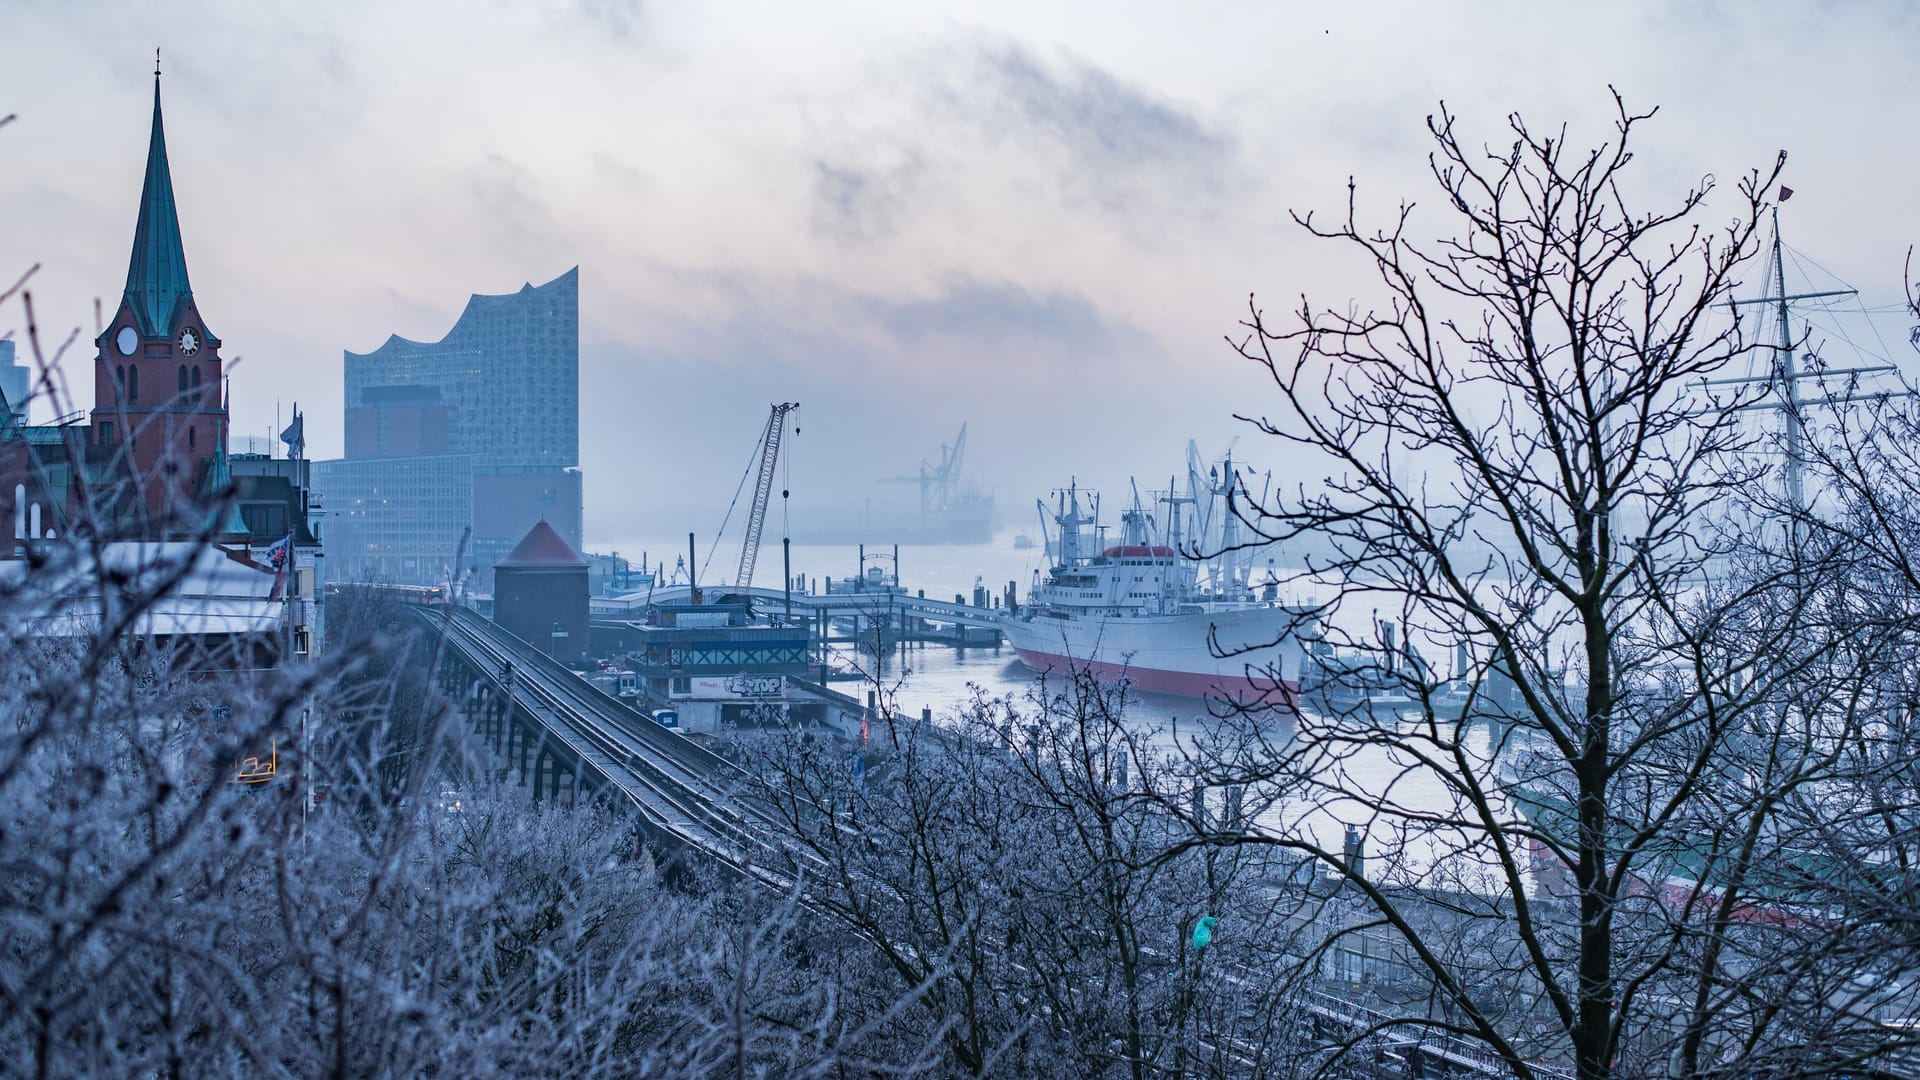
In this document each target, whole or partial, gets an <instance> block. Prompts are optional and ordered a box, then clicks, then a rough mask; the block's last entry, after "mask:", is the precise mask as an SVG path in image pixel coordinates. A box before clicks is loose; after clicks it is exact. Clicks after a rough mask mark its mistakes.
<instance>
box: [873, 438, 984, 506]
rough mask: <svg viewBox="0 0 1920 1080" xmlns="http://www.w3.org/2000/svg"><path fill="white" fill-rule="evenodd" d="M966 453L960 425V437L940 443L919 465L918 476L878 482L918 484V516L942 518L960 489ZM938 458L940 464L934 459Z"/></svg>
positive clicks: (887, 478)
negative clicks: (937, 450) (962, 463)
mask: <svg viewBox="0 0 1920 1080" xmlns="http://www.w3.org/2000/svg"><path fill="white" fill-rule="evenodd" d="M966 452H967V425H966V424H964V423H963V424H961V425H960V434H958V435H956V436H954V439H953V442H951V443H941V444H940V450H939V453H938V454H937V455H934V454H929V455H928V456H927V457H926V458H924V459H922V460H921V462H920V475H918V476H889V477H885V478H884V479H882V480H881V483H885V484H919V485H920V516H921V517H922V518H926V517H929V516H932V515H935V514H944V513H946V512H947V509H948V508H949V507H950V506H952V505H953V500H954V497H955V496H956V495H958V494H959V489H960V462H961V459H962V458H963V457H964V456H965V454H966ZM935 456H938V457H939V459H940V463H939V464H938V465H935V464H934V463H933V459H934V457H935Z"/></svg>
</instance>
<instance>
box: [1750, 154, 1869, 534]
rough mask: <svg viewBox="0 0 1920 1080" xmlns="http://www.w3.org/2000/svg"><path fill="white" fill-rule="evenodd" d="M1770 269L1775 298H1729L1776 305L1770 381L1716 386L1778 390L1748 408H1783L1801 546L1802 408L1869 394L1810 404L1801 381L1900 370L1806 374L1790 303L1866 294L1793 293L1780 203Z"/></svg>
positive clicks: (1804, 506) (1828, 396) (1826, 397)
mask: <svg viewBox="0 0 1920 1080" xmlns="http://www.w3.org/2000/svg"><path fill="white" fill-rule="evenodd" d="M1792 195H1793V189H1792V188H1787V187H1783V188H1781V189H1780V199H1779V201H1780V202H1785V201H1786V200H1787V199H1788V198H1791V197H1792ZM1770 269H1771V270H1772V271H1773V272H1772V274H1770V275H1769V276H1770V277H1771V278H1772V280H1771V281H1770V282H1768V284H1769V285H1771V286H1772V287H1773V291H1774V294H1773V295H1772V296H1757V297H1753V298H1752V299H1748V300H1738V299H1735V300H1729V301H1728V304H1729V305H1730V306H1731V307H1733V308H1734V309H1736V310H1737V309H1739V308H1741V307H1745V306H1748V305H1755V304H1761V305H1770V306H1772V308H1773V310H1774V317H1775V321H1776V323H1777V328H1778V338H1777V340H1776V343H1775V344H1774V346H1773V353H1774V360H1773V364H1772V369H1771V370H1770V371H1769V373H1768V374H1767V376H1766V378H1765V379H1764V380H1762V379H1717V380H1712V382H1713V383H1715V384H1725V383H1752V382H1761V381H1764V382H1766V383H1768V384H1769V386H1771V387H1772V388H1774V390H1775V391H1776V393H1777V394H1778V396H1779V400H1778V401H1772V402H1761V403H1758V404H1755V405H1750V406H1747V408H1751V409H1773V410H1778V411H1779V412H1780V414H1781V419H1782V421H1783V425H1784V428H1785V432H1784V434H1785V436H1786V451H1787V468H1786V483H1787V498H1788V500H1789V502H1790V503H1791V505H1792V508H1793V513H1794V520H1793V522H1792V523H1790V524H1789V526H1788V528H1789V529H1790V530H1791V531H1790V534H1789V536H1790V539H1791V540H1792V541H1793V542H1794V544H1795V545H1796V546H1797V545H1798V543H1799V539H1800V535H1801V525H1800V520H1799V518H1800V515H1801V514H1804V513H1806V512H1808V511H1809V510H1811V509H1812V507H1811V506H1809V505H1808V501H1807V493H1806V432H1805V428H1804V423H1803V421H1802V419H1801V417H1802V409H1803V408H1804V407H1805V406H1806V405H1809V404H1812V405H1838V404H1842V403H1844V402H1847V401H1851V400H1853V399H1854V398H1856V397H1859V396H1863V395H1858V394H1854V393H1851V392H1847V393H1823V394H1821V395H1820V396H1819V397H1818V398H1815V399H1811V400H1810V399H1807V398H1804V397H1802V395H1801V393H1800V380H1801V379H1825V378H1828V377H1830V376H1835V375H1846V376H1849V377H1851V376H1858V375H1869V374H1884V373H1887V372H1891V371H1895V370H1897V369H1896V368H1895V367H1894V366H1893V365H1892V364H1878V365H1869V366H1866V367H1852V368H1839V369H1825V368H1822V369H1820V370H1815V371H1801V370H1800V361H1799V356H1798V350H1797V348H1796V344H1795V341H1794V338H1793V329H1792V324H1791V321H1790V320H1791V310H1792V309H1791V308H1790V306H1789V305H1791V304H1792V303H1794V302H1795V301H1802V300H1828V299H1839V298H1847V297H1857V296H1859V295H1860V291H1859V290H1858V289H1851V288H1848V289H1825V290H1817V291H1811V292H1802V293H1788V292H1787V261H1786V248H1785V245H1784V244H1783V243H1782V242H1781V238H1780V207H1779V205H1778V204H1776V205H1775V206H1774V208H1773V265H1772V266H1771V267H1770ZM1864 396H1882V395H1881V394H1879V393H1875V394H1871V395H1864Z"/></svg>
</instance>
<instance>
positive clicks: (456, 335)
mask: <svg viewBox="0 0 1920 1080" xmlns="http://www.w3.org/2000/svg"><path fill="white" fill-rule="evenodd" d="M579 289H580V268H579V267H578V266H576V267H574V268H573V269H571V270H568V271H567V272H566V273H564V274H561V275H560V276H559V277H557V278H554V279H553V280H552V281H549V282H547V283H546V284H544V285H535V284H534V283H533V282H531V281H529V282H527V283H526V284H524V285H521V286H520V288H519V289H518V290H516V291H514V292H510V293H474V294H473V295H471V296H469V297H467V306H466V307H465V308H464V309H463V310H462V311H461V312H460V317H459V318H458V319H455V320H454V323H453V328H452V329H450V330H448V331H447V332H446V333H445V334H444V335H442V336H441V338H440V340H438V341H415V340H413V339H412V338H403V337H401V336H400V335H399V334H389V335H388V336H387V340H385V341H383V342H381V343H380V347H379V348H377V349H374V350H373V351H372V352H365V353H357V352H354V351H353V350H351V349H348V350H346V354H347V357H348V358H349V359H361V360H372V359H382V358H383V357H384V356H385V354H388V353H392V354H397V355H406V354H407V353H410V352H412V351H414V350H417V349H422V348H432V347H434V346H440V345H448V344H450V343H454V342H457V341H458V340H459V339H460V337H461V336H462V331H463V329H464V328H463V327H462V325H461V324H462V323H464V322H466V320H467V317H468V316H469V315H472V314H474V313H475V312H477V311H481V310H484V309H486V308H492V307H501V306H509V307H510V306H512V305H515V304H524V303H526V302H527V301H528V300H530V299H533V298H536V297H539V296H542V295H556V296H557V295H563V294H577V293H578V292H579Z"/></svg>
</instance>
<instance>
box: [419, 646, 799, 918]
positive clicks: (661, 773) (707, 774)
mask: <svg viewBox="0 0 1920 1080" xmlns="http://www.w3.org/2000/svg"><path fill="white" fill-rule="evenodd" d="M421 614H422V617H423V618H425V619H426V621H427V623H428V625H429V626H430V627H431V628H432V629H434V630H436V631H438V632H441V633H443V634H444V637H445V640H446V642H447V644H448V646H449V647H451V648H453V649H454V650H456V651H457V652H458V653H459V654H460V655H461V656H462V657H463V658H465V659H466V660H467V662H468V663H469V664H471V665H472V666H473V667H474V668H475V669H476V670H479V671H482V672H486V671H502V672H505V671H511V672H512V675H511V678H510V679H506V680H501V679H496V680H495V681H496V682H501V681H505V682H507V683H508V687H507V692H508V693H509V694H511V696H512V698H513V700H514V702H515V703H516V704H517V705H518V706H519V707H520V708H521V709H522V710H524V711H526V712H528V713H529V714H530V715H531V716H533V717H534V718H535V720H536V721H538V722H539V723H540V724H541V725H542V727H544V728H545V729H546V731H547V734H548V736H549V737H550V738H551V739H552V740H553V741H555V742H557V743H560V744H562V745H564V746H565V748H566V750H567V752H568V754H569V755H570V756H572V757H573V758H574V759H575V760H576V761H578V762H579V763H580V767H581V768H585V769H591V770H593V771H594V772H596V773H598V774H600V775H601V776H602V777H603V778H604V779H605V780H606V781H607V782H608V783H609V784H610V785H612V786H613V787H614V788H615V789H617V790H618V791H619V792H620V793H621V794H622V795H623V796H624V797H625V798H626V799H627V800H628V801H629V802H631V803H632V804H633V806H634V807H635V808H636V809H637V810H638V811H639V812H640V813H641V814H642V816H643V817H644V818H645V819H646V821H647V822H648V824H649V825H650V826H652V827H653V828H654V829H655V830H656V831H659V832H662V833H665V834H666V835H668V836H670V837H672V838H674V839H675V840H677V841H678V842H679V843H680V844H682V845H684V846H686V847H689V848H693V849H696V850H698V851H700V852H702V853H703V854H706V855H709V856H712V857H714V858H716V859H719V860H720V861H721V862H723V863H725V864H726V865H728V866H729V867H731V868H733V869H734V870H735V871H737V872H741V873H748V874H751V875H752V876H754V877H756V878H760V879H762V880H764V881H765V882H766V883H767V884H769V885H775V886H780V887H786V886H789V885H791V878H790V875H788V874H786V873H784V872H781V868H783V867H785V866H787V865H788V864H789V863H790V862H791V860H792V853H791V852H790V851H788V850H787V849H786V846H785V845H783V844H780V843H778V842H776V841H775V840H774V839H773V834H772V832H771V830H769V829H768V828H767V825H768V824H769V823H767V822H764V821H762V820H760V819H759V818H758V817H757V816H756V815H754V814H752V813H748V812H743V811H742V810H741V809H740V807H741V805H743V804H744V800H743V799H742V798H741V797H740V796H739V794H738V791H737V789H739V788H742V787H744V785H745V782H746V775H745V773H744V772H743V771H742V770H741V769H740V768H739V767H738V766H736V765H734V764H733V763H732V762H730V761H728V760H727V759H725V758H723V757H720V756H719V755H718V754H714V753H712V752H710V751H708V750H706V749H705V748H703V747H700V746H698V745H695V744H693V743H690V742H688V741H687V740H685V739H683V738H681V737H680V736H679V735H676V734H674V733H672V732H670V731H667V730H665V729H663V728H660V727H659V726H657V725H655V724H654V723H653V722H652V721H651V720H649V719H646V718H644V717H641V716H639V715H638V714H636V713H634V712H633V711H632V710H631V709H629V708H628V707H627V706H625V705H623V704H621V703H620V702H618V701H615V700H614V699H612V698H610V697H608V696H607V695H606V694H604V693H602V692H601V691H600V690H599V689H598V688H597V687H594V686H592V685H590V684H589V683H587V682H586V681H585V680H584V679H581V678H580V677H579V676H578V675H576V674H574V673H573V672H572V671H570V670H568V669H567V668H565V667H563V666H561V665H560V664H559V663H557V662H555V661H554V660H552V659H551V658H550V657H548V656H546V655H545V654H543V653H541V652H539V651H538V650H536V649H534V648H532V647H531V646H529V645H528V644H527V643H526V642H524V641H521V640H519V639H518V638H515V637H513V636H512V635H509V634H506V633H505V632H503V631H501V630H500V629H499V628H498V627H495V626H493V625H492V624H491V623H489V622H487V621H486V620H485V619H483V618H481V617H480V616H479V615H477V614H474V613H473V612H469V611H465V610H463V609H457V608H456V609H452V610H446V609H441V610H438V611H434V610H423V611H422V612H421Z"/></svg>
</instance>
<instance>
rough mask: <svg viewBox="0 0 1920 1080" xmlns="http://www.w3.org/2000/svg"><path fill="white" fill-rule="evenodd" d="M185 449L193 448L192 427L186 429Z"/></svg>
mask: <svg viewBox="0 0 1920 1080" xmlns="http://www.w3.org/2000/svg"><path fill="white" fill-rule="evenodd" d="M187 449H189V450H191V449H193V429H192V428H188V429H187Z"/></svg>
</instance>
